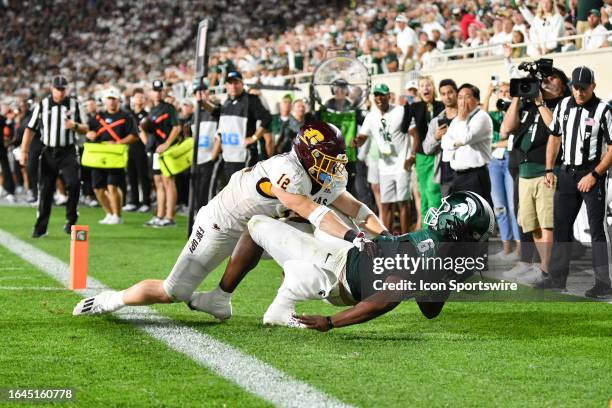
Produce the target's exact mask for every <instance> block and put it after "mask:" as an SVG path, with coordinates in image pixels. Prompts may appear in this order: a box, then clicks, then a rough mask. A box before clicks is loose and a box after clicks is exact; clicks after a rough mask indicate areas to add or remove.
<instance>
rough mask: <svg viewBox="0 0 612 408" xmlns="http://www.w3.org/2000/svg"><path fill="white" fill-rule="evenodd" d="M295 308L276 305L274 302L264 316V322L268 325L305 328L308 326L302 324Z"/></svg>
mask: <svg viewBox="0 0 612 408" xmlns="http://www.w3.org/2000/svg"><path fill="white" fill-rule="evenodd" d="M294 314H295V310H294V309H290V308H284V307H280V306H276V305H274V303H272V304H271V305H270V307H268V310H266V313H264V316H263V324H264V325H266V326H285V327H295V328H299V329H304V328H305V327H306V326H304V325H303V324H301V323H300V322H299V321H298V319H297V318H295V317H294Z"/></svg>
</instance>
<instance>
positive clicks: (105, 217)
mask: <svg viewBox="0 0 612 408" xmlns="http://www.w3.org/2000/svg"><path fill="white" fill-rule="evenodd" d="M111 218H113V214H106V215H105V216H104V218H102V219H101V220H100V221H98V224H108V223H109V221H110V220H111Z"/></svg>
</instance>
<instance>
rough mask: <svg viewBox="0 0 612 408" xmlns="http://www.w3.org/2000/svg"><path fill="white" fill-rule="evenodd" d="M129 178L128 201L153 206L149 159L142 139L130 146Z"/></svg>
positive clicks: (136, 204)
mask: <svg viewBox="0 0 612 408" xmlns="http://www.w3.org/2000/svg"><path fill="white" fill-rule="evenodd" d="M127 180H128V185H129V186H130V194H129V197H128V200H127V202H128V203H129V204H133V205H135V206H138V205H140V204H142V205H147V206H151V176H150V166H149V159H148V158H147V152H146V151H145V146H144V145H143V144H142V143H141V142H140V141H137V142H136V143H133V144H131V145H130V147H129V152H128V167H127ZM139 186H140V188H139ZM140 191H142V200H141V199H140Z"/></svg>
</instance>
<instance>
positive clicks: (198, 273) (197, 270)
mask: <svg viewBox="0 0 612 408" xmlns="http://www.w3.org/2000/svg"><path fill="white" fill-rule="evenodd" d="M207 274H208V273H207V271H205V270H204V267H203V266H202V264H201V263H200V262H198V261H197V260H196V259H194V258H193V257H191V256H183V255H181V256H180V257H179V260H178V261H177V262H176V265H174V268H173V269H172V272H171V273H170V276H168V277H167V278H166V279H165V280H164V290H165V291H166V293H167V294H168V296H170V297H171V298H172V300H173V301H175V302H189V301H190V300H191V295H192V294H193V292H195V290H196V288H197V287H198V286H199V285H200V283H201V282H202V281H203V280H204V278H205V277H206V275H207Z"/></svg>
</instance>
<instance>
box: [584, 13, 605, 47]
mask: <svg viewBox="0 0 612 408" xmlns="http://www.w3.org/2000/svg"><path fill="white" fill-rule="evenodd" d="M587 22H588V24H589V29H588V30H586V31H585V33H584V38H583V39H582V49H583V50H585V51H593V50H596V49H598V48H603V47H607V46H608V30H606V28H605V27H604V26H603V24H601V12H600V11H599V10H597V9H593V10H591V11H590V12H589V17H588V19H587Z"/></svg>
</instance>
